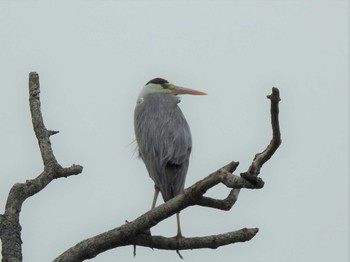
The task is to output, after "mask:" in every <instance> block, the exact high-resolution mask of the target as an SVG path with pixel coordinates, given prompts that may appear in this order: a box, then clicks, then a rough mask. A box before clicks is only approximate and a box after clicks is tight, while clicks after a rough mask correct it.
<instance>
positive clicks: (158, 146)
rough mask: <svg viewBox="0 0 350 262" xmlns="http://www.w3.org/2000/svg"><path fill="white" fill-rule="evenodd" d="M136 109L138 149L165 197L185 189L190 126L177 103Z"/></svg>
mask: <svg viewBox="0 0 350 262" xmlns="http://www.w3.org/2000/svg"><path fill="white" fill-rule="evenodd" d="M145 113H146V112H145V111H144V110H142V108H138V109H136V110H135V134H136V140H137V143H138V146H139V152H140V155H141V158H142V159H143V161H144V163H145V165H146V167H147V170H148V173H149V175H150V177H151V178H152V179H153V181H154V183H155V185H156V186H157V187H159V189H160V191H161V193H162V196H163V199H164V200H165V201H167V200H169V199H170V198H172V197H174V196H176V195H177V194H179V193H181V192H182V191H183V189H184V185H185V179H186V174H187V169H188V165H189V156H190V154H191V149H192V138H191V132H190V128H189V126H188V124H187V122H186V119H185V117H184V116H183V114H182V112H181V110H180V108H179V107H177V106H176V107H175V108H172V109H171V110H162V111H157V112H156V113H154V112H153V114H150V112H148V113H147V116H145Z"/></svg>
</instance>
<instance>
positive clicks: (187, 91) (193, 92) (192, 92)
mask: <svg viewBox="0 0 350 262" xmlns="http://www.w3.org/2000/svg"><path fill="white" fill-rule="evenodd" d="M169 89H170V90H171V92H172V93H173V94H179V95H183V94H188V95H207V93H204V92H202V91H198V90H194V89H189V88H185V87H181V86H175V85H174V86H171V87H169Z"/></svg>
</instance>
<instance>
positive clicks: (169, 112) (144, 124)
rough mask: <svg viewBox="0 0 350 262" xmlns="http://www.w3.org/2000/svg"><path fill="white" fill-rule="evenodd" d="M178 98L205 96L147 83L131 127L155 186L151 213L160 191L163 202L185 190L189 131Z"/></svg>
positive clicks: (163, 83) (155, 81)
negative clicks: (180, 95) (187, 95)
mask: <svg viewBox="0 0 350 262" xmlns="http://www.w3.org/2000/svg"><path fill="white" fill-rule="evenodd" d="M177 94H191V95H206V93H203V92H201V91H197V90H193V89H189V88H184V87H179V86H175V85H173V84H172V83H169V82H168V81H167V80H165V79H162V78H155V79H152V80H151V81H149V82H148V83H147V84H146V85H145V87H144V88H143V89H142V91H141V93H140V95H139V97H138V99H137V104H136V108H135V113H134V126H135V135H136V142H137V145H138V148H139V153H140V156H141V158H142V160H143V162H144V163H145V165H146V168H147V171H148V173H149V176H150V177H151V178H152V179H153V181H154V184H155V190H154V197H153V201H152V209H153V208H155V206H156V202H157V197H158V193H159V191H160V192H161V193H162V196H163V199H164V201H168V200H169V199H170V198H173V197H174V196H176V195H178V194H180V193H181V192H182V191H183V190H184V186H185V180H186V173H187V169H188V165H189V158H190V154H191V150H192V138H191V132H190V128H189V126H188V124H187V122H186V119H185V117H184V115H183V114H182V112H181V110H180V108H179V107H178V103H180V99H179V97H177V96H176V95H177ZM176 222H177V234H176V238H177V239H178V240H179V239H180V238H181V237H182V234H181V227H180V215H179V213H176Z"/></svg>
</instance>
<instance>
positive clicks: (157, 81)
mask: <svg viewBox="0 0 350 262" xmlns="http://www.w3.org/2000/svg"><path fill="white" fill-rule="evenodd" d="M149 93H163V94H172V95H180V94H181V95H183V94H189V95H206V93H204V92H202V91H198V90H194V89H189V88H185V87H181V86H176V85H174V84H173V83H171V82H169V81H167V80H165V79H163V78H154V79H152V80H151V81H149V82H148V83H147V84H146V85H145V87H144V88H143V89H142V91H141V93H140V95H139V98H141V97H144V96H145V95H147V94H149Z"/></svg>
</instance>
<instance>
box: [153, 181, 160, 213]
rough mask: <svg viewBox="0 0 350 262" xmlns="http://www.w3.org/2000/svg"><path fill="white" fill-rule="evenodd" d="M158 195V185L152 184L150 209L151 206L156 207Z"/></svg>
mask: <svg viewBox="0 0 350 262" xmlns="http://www.w3.org/2000/svg"><path fill="white" fill-rule="evenodd" d="M158 195H159V187H157V186H156V185H154V196H153V201H152V207H151V209H153V208H155V207H156V203H157V198H158Z"/></svg>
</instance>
